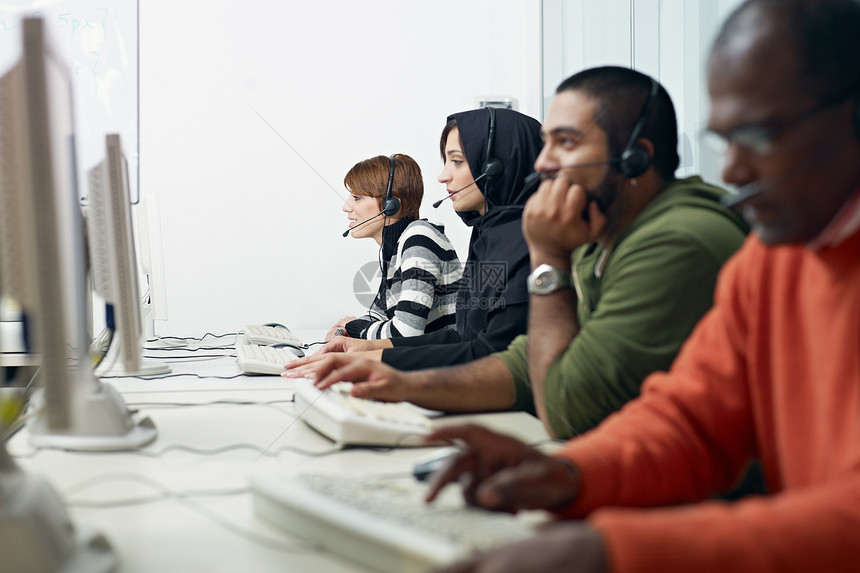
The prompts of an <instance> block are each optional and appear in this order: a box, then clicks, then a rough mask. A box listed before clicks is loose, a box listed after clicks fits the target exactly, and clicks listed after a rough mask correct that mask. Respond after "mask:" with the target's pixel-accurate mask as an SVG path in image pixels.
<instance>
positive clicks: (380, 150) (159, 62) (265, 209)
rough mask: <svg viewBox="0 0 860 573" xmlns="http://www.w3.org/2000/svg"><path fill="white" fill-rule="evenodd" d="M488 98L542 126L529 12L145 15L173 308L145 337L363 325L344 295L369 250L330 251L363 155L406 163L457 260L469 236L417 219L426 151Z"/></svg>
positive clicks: (155, 170) (226, 10)
mask: <svg viewBox="0 0 860 573" xmlns="http://www.w3.org/2000/svg"><path fill="white" fill-rule="evenodd" d="M486 95H502V96H510V97H513V98H515V99H516V100H518V104H519V105H518V108H519V110H520V111H522V112H524V113H527V114H529V115H532V116H534V117H540V5H539V3H538V2H535V1H534V0H471V1H469V2H463V1H459V0H434V1H433V2H430V1H425V2H402V1H400V0H361V1H358V2H356V1H349V0H329V1H319V2H298V1H295V0H290V1H285V2H272V1H270V0H265V1H264V0H244V1H242V2H239V1H234V0H221V1H214V2H206V3H203V2H174V1H167V0H142V2H141V7H140V156H141V159H140V172H141V191H142V193H144V194H146V193H158V194H159V195H160V200H161V211H162V212H161V218H162V233H163V239H164V249H165V252H164V259H165V266H166V279H167V287H168V295H169V301H168V302H169V320H168V321H167V322H166V323H163V324H157V325H156V332H157V333H158V334H162V335H183V336H191V335H195V334H198V335H199V334H202V333H203V332H205V331H213V332H229V331H234V330H235V329H237V328H241V327H242V326H243V325H244V324H246V323H261V322H268V321H278V322H282V323H285V324H287V325H288V326H290V327H291V328H294V329H302V328H319V327H326V326H328V325H329V324H330V323H332V322H334V321H335V320H336V319H338V318H340V317H341V316H342V315H344V314H356V313H359V312H361V310H362V308H361V306H360V305H359V304H358V302H357V301H356V300H355V296H354V294H353V279H354V276H355V273H356V270H357V269H358V268H359V266H361V265H362V264H363V263H366V262H369V261H373V260H376V257H377V252H378V250H377V247H376V244H375V243H373V242H372V241H370V240H355V239H352V238H346V239H344V238H342V237H341V233H342V231H343V230H344V229H345V228H346V227H345V223H346V217H345V215H344V214H343V213H342V212H341V211H340V208H341V205H342V203H343V198H344V192H343V189H342V188H343V186H342V181H343V175H344V174H345V173H346V171H347V170H348V169H349V168H350V167H351V166H352V165H353V164H354V163H356V162H357V161H359V160H361V159H364V158H367V157H371V156H374V155H379V154H384V155H388V154H391V153H395V152H399V153H406V154H409V155H411V156H412V157H414V158H415V159H416V160H417V161H418V163H419V164H420V165H421V167H422V170H423V172H424V180H425V200H424V206H423V209H422V215H423V216H425V217H428V218H430V219H431V220H433V221H437V222H441V223H444V224H445V226H446V229H447V231H448V234H449V236H450V237H451V238H452V240H453V241H454V243H455V246H456V247H457V249H458V252H459V253H460V255H461V257H463V258H465V256H466V245H467V241H468V232H469V231H468V229H467V228H466V227H465V226H464V225H463V224H462V223H461V222H460V220H459V219H458V218H457V217H456V216H455V215H454V214H453V212H452V210H451V208H450V205H448V204H445V205H444V206H443V207H441V208H440V209H438V210H434V209H432V208H430V204H431V203H432V202H433V201H435V200H436V199H438V198H441V197H442V196H443V186H442V185H440V184H439V183H437V182H436V176H437V174H438V171H439V170H440V168H441V162H440V159H439V153H438V142H439V134H440V131H441V129H442V127H443V126H444V123H445V118H446V116H447V115H448V114H450V113H453V112H456V111H461V110H465V109H470V108H473V107H475V105H476V98H477V97H479V96H486ZM260 116H262V117H263V118H265V120H266V121H267V122H269V123H270V124H271V125H272V126H273V127H274V130H273V129H272V128H270V127H269V126H267V125H266V123H264V121H263V120H262V119H261V117H260ZM275 131H277V132H278V133H279V134H280V136H279V135H278V134H276V133H275ZM281 137H283V139H281ZM284 140H286V142H285V141H284ZM291 147H292V149H291Z"/></svg>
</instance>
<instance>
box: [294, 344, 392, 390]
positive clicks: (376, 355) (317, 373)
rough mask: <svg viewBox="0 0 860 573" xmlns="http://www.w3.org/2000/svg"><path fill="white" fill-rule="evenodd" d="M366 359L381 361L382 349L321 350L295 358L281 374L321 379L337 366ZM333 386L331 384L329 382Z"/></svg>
mask: <svg viewBox="0 0 860 573" xmlns="http://www.w3.org/2000/svg"><path fill="white" fill-rule="evenodd" d="M361 358H363V359H365V360H370V361H375V362H379V361H380V360H382V351H381V350H372V351H370V352H351V353H349V354H346V353H342V352H337V353H332V354H324V355H322V356H320V354H319V352H317V353H315V354H312V355H311V356H305V357H304V358H299V359H298V360H294V361H292V362H290V363H289V364H287V365H285V367H284V368H285V369H284V372H282V373H281V376H283V377H284V378H310V379H311V380H319V379H320V378H322V377H324V376H327V375H328V374H329V372H331V371H332V370H334V369H335V368H340V367H342V366H344V365H345V364H349V363H350V362H353V361H355V360H359V359H361ZM329 386H331V384H329Z"/></svg>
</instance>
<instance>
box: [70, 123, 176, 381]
mask: <svg viewBox="0 0 860 573" xmlns="http://www.w3.org/2000/svg"><path fill="white" fill-rule="evenodd" d="M87 183H88V193H87V200H86V221H87V236H88V237H89V242H88V245H89V262H90V269H91V271H92V283H93V289H94V290H95V292H96V294H97V295H98V296H99V297H101V298H102V299H103V300H104V302H105V317H106V319H105V322H106V323H107V330H108V332H109V342H108V348H107V353H106V354H105V356H104V358H103V359H102V360H101V362H100V363H99V365H98V367H96V375H97V376H148V375H156V374H168V373H169V372H170V367H169V366H168V365H167V364H166V363H164V362H159V361H156V360H152V359H148V358H144V357H143V316H142V309H141V298H140V286H139V273H138V269H137V253H136V249H135V243H134V233H133V231H132V221H131V204H130V195H129V184H128V163H127V162H126V159H125V154H124V153H123V149H122V142H121V140H120V136H119V135H117V134H108V135H107V136H105V158H104V160H103V161H101V162H100V163H99V164H98V165H96V166H95V167H93V168H92V169H90V170H89V171H88V173H87Z"/></svg>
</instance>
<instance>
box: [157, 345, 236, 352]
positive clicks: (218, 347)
mask: <svg viewBox="0 0 860 573" xmlns="http://www.w3.org/2000/svg"><path fill="white" fill-rule="evenodd" d="M235 349H236V346H235V345H234V346H198V347H197V348H186V347H184V346H171V347H167V348H144V350H150V351H153V352H156V351H157V352H174V351H177V350H178V351H180V352H199V351H201V350H235Z"/></svg>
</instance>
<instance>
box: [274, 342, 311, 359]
mask: <svg viewBox="0 0 860 573" xmlns="http://www.w3.org/2000/svg"><path fill="white" fill-rule="evenodd" d="M269 346H271V347H272V348H286V349H287V350H289V351H290V352H292V353H293V354H295V355H296V357H297V358H301V357H302V356H304V355H305V351H304V350H302V349H301V348H299V347H298V346H293V345H292V344H287V343H285V342H281V343H278V344H270V345H269Z"/></svg>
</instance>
